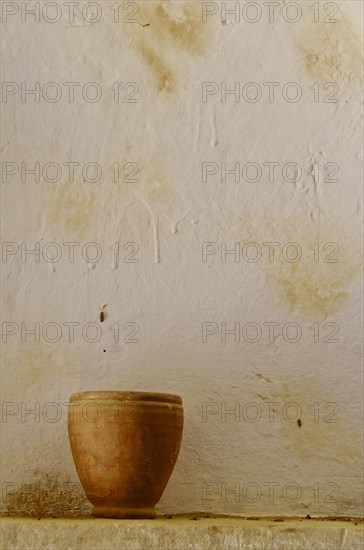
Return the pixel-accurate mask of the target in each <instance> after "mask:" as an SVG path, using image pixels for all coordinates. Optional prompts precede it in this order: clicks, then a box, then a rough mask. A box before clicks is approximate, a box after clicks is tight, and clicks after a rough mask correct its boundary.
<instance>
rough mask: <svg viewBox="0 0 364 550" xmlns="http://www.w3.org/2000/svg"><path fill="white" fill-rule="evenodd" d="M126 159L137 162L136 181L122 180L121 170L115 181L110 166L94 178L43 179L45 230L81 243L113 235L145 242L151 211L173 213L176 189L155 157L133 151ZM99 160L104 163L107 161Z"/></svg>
mask: <svg viewBox="0 0 364 550" xmlns="http://www.w3.org/2000/svg"><path fill="white" fill-rule="evenodd" d="M131 159H132V160H133V161H135V162H136V164H137V165H138V167H139V171H138V173H137V174H136V175H135V178H137V179H138V181H137V182H125V181H122V175H121V176H120V178H121V180H120V181H119V182H118V183H116V182H115V181H114V176H113V175H112V174H111V173H110V171H106V170H105V171H104V175H103V177H102V179H101V180H100V181H99V182H95V183H91V182H85V181H83V180H82V178H81V179H80V178H77V179H76V180H75V181H74V182H73V183H70V182H69V181H64V182H62V183H58V184H49V183H46V184H44V185H43V186H42V187H41V191H40V194H39V199H40V204H41V211H42V213H43V216H44V222H45V227H46V228H47V231H51V232H52V234H54V236H55V238H57V239H59V238H64V239H65V238H71V237H72V238H76V237H77V238H78V239H80V240H82V241H83V242H89V241H91V242H92V241H96V242H98V243H99V244H103V243H104V242H108V243H109V245H111V244H112V243H113V242H114V241H115V239H116V238H117V239H120V241H122V242H127V241H133V240H135V239H137V238H138V239H139V240H140V239H143V240H144V241H148V240H149V239H150V238H151V236H152V233H151V229H150V226H151V222H152V218H153V216H154V215H157V214H158V213H164V214H171V213H172V212H173V209H174V206H175V203H176V192H175V189H174V186H173V182H172V181H171V180H170V179H169V177H168V176H167V174H166V170H165V167H164V166H163V164H162V163H161V162H160V161H159V160H158V159H157V158H155V156H153V155H151V156H150V157H149V158H148V157H147V156H146V155H141V154H140V153H139V154H137V153H136V152H134V153H131V154H129V161H130V160H131ZM125 162H128V161H125ZM99 164H100V165H101V166H103V167H104V166H109V165H110V164H111V163H110V162H108V161H104V162H101V161H99ZM123 164H124V163H123V162H122V161H120V165H121V166H122V165H123ZM129 174H130V172H129ZM131 214H132V216H131ZM71 240H72V239H71Z"/></svg>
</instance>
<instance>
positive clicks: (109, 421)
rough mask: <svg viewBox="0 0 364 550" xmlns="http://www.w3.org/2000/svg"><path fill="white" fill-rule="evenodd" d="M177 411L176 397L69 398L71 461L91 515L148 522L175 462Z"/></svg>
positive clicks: (98, 394) (113, 394) (104, 394)
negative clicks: (92, 506)
mask: <svg viewBox="0 0 364 550" xmlns="http://www.w3.org/2000/svg"><path fill="white" fill-rule="evenodd" d="M182 430H183V407H182V399H181V397H179V396H178V395H170V394H164V393H146V392H121V391H94V392H92V391H90V392H82V393H76V394H74V395H72V396H71V398H70V406H69V413H68V433H69V438H70V442H71V449H72V454H73V459H74V461H75V465H76V468H77V472H78V475H79V478H80V481H81V483H82V486H83V488H84V490H85V492H86V495H87V498H88V499H89V500H90V501H91V503H92V504H93V505H94V508H93V511H92V513H93V515H95V516H98V517H107V518H153V517H155V510H154V507H155V505H156V504H157V502H158V501H159V500H160V498H161V496H162V494H163V491H164V489H165V488H166V485H167V483H168V480H169V478H170V476H171V474H172V471H173V468H174V465H175V463H176V460H177V457H178V452H179V448H180V444H181V439H182Z"/></svg>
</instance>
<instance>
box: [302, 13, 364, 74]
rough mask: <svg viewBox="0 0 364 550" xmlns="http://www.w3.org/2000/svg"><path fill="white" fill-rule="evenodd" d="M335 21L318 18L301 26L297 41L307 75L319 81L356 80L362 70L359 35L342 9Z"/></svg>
mask: <svg viewBox="0 0 364 550" xmlns="http://www.w3.org/2000/svg"><path fill="white" fill-rule="evenodd" d="M336 18H337V19H338V22H337V23H328V22H324V21H321V22H320V23H316V24H312V25H311V26H310V28H309V29H307V28H305V29H302V31H301V33H300V36H299V38H298V40H297V45H298V47H299V50H300V51H301V53H302V56H303V65H304V66H305V68H306V69H307V71H308V72H309V74H310V76H311V77H312V78H314V79H315V80H316V81H320V82H322V83H328V82H332V81H334V82H336V83H346V82H348V81H357V82H358V81H359V80H360V79H361V74H362V63H363V52H362V49H361V39H360V36H359V33H358V31H357V29H356V28H355V25H354V24H353V22H352V21H351V20H350V19H349V18H348V17H347V16H346V15H345V14H344V13H343V12H342V10H341V11H340V13H338V14H337V15H336Z"/></svg>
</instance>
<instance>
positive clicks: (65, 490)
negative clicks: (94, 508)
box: [3, 473, 91, 518]
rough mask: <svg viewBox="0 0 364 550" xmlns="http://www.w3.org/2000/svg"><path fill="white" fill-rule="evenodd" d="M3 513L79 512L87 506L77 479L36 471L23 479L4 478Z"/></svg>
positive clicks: (57, 514)
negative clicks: (30, 478) (29, 478)
mask: <svg viewBox="0 0 364 550" xmlns="http://www.w3.org/2000/svg"><path fill="white" fill-rule="evenodd" d="M3 489H4V491H3V499H5V511H4V515H8V516H30V517H39V518H42V517H63V516H79V515H80V514H84V513H85V512H89V510H90V509H91V506H90V504H89V502H88V500H87V499H86V495H85V494H84V492H83V490H82V487H81V485H80V483H79V482H67V481H65V480H62V479H61V478H60V477H58V476H56V475H49V474H47V473H41V474H39V473H37V474H36V477H35V478H33V479H32V480H31V481H29V482H26V481H23V482H18V481H14V482H8V483H7V484H6V485H5V486H4V487H3Z"/></svg>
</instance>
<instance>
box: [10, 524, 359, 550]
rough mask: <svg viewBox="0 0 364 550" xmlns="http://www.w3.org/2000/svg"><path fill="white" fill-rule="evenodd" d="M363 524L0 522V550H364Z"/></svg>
mask: <svg viewBox="0 0 364 550" xmlns="http://www.w3.org/2000/svg"><path fill="white" fill-rule="evenodd" d="M363 535H364V531H363V522H362V521H361V520H358V519H351V520H339V519H338V520H336V521H334V520H322V519H301V518H300V519H297V518H296V519H290V518H287V519H286V518H285V519H281V518H276V519H273V518H272V519H267V518H262V519H257V518H253V519H243V518H236V517H207V518H206V517H198V516H183V517H178V516H174V517H171V518H167V517H158V518H157V519H154V520H114V519H96V518H91V517H82V518H54V519H53V518H40V519H37V518H23V517H22V518H20V517H19V518H17V517H3V518H1V531H0V537H1V539H0V540H1V546H0V547H1V550H119V549H120V550H188V549H190V550H238V549H239V550H242V549H244V550H245V549H249V550H276V549H277V550H282V549H284V550H311V549H312V550H321V549H322V550H362V549H363V548H364V536H363Z"/></svg>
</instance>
